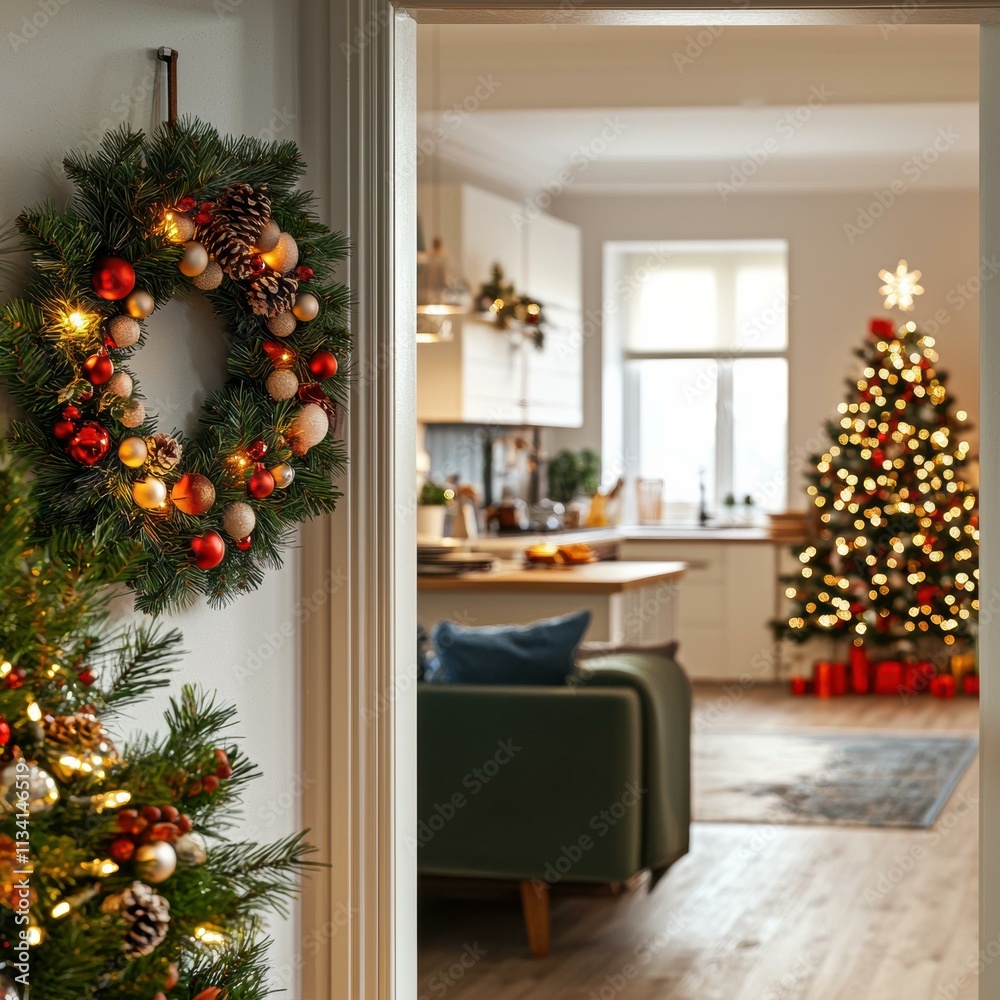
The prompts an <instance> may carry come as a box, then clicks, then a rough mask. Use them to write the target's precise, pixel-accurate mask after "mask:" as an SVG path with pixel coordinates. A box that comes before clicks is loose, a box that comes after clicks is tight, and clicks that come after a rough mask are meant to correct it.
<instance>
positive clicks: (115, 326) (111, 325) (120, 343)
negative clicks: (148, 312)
mask: <svg viewBox="0 0 1000 1000" xmlns="http://www.w3.org/2000/svg"><path fill="white" fill-rule="evenodd" d="M141 333H142V327H141V326H139V324H138V323H137V322H136V321H135V320H134V319H133V318H132V317H131V316H112V317H111V319H109V320H108V335H109V336H110V337H111V339H112V340H113V341H114V345H115V347H131V346H132V345H133V344H134V343H136V342H137V341H138V339H139V335H140V334H141Z"/></svg>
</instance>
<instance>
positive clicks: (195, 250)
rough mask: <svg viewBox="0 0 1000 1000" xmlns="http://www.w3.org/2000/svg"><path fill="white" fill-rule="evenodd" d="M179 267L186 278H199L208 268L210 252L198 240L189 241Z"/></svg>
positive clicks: (185, 245)
mask: <svg viewBox="0 0 1000 1000" xmlns="http://www.w3.org/2000/svg"><path fill="white" fill-rule="evenodd" d="M177 266H178V267H179V268H180V272H181V274H183V275H184V276H185V277H187V278H197V277H198V275H199V274H201V272H202V271H204V270H205V268H206V267H208V251H207V250H206V249H205V248H204V246H202V245H201V244H200V243H198V242H197V241H196V240H188V242H187V243H185V244H184V253H183V255H182V256H181V259H180V261H179V262H178V264H177Z"/></svg>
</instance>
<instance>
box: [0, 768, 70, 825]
mask: <svg viewBox="0 0 1000 1000" xmlns="http://www.w3.org/2000/svg"><path fill="white" fill-rule="evenodd" d="M58 801H59V786H58V785H57V784H56V780H55V778H53V777H52V775H51V774H49V772H48V771H45V770H43V769H42V768H40V767H39V766H38V765H37V764H32V763H29V762H28V761H26V760H23V759H22V760H15V761H13V762H12V763H10V764H8V765H7V766H6V767H5V768H4V769H3V770H2V771H0V813H4V812H14V811H15V810H18V811H20V810H21V809H22V808H24V807H25V806H26V807H27V809H28V812H29V813H47V812H48V811H49V810H50V809H51V808H52V807H53V806H54V805H55V804H56V803H57V802H58Z"/></svg>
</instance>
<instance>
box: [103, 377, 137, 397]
mask: <svg viewBox="0 0 1000 1000" xmlns="http://www.w3.org/2000/svg"><path fill="white" fill-rule="evenodd" d="M133 388H134V386H133V384H132V376H131V375H129V373H128V372H115V373H114V375H112V376H111V378H109V379H108V381H107V382H106V383H105V385H104V393H105V395H111V396H121V397H122V399H128V398H129V396H131V395H132V389H133Z"/></svg>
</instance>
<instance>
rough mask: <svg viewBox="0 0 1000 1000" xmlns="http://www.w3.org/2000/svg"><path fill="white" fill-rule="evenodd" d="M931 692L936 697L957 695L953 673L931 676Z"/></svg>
mask: <svg viewBox="0 0 1000 1000" xmlns="http://www.w3.org/2000/svg"><path fill="white" fill-rule="evenodd" d="M931 694H932V695H934V697H935V698H954V697H955V678H954V677H952V676H951V674H938V675H937V676H936V677H932V678H931Z"/></svg>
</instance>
